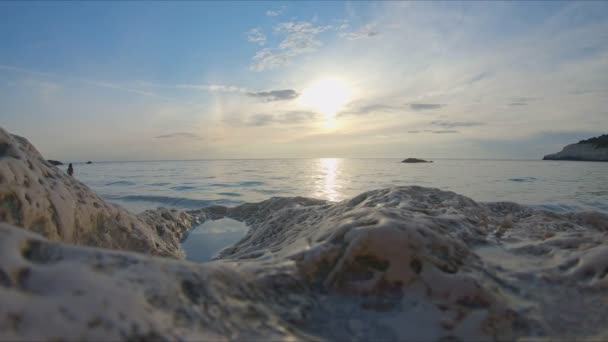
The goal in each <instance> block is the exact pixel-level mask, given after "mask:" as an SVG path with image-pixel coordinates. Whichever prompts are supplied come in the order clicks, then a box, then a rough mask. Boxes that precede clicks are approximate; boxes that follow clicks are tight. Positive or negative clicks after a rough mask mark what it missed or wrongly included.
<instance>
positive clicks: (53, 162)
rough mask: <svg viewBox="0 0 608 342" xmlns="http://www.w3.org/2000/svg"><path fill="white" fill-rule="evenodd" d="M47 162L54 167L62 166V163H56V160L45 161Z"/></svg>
mask: <svg viewBox="0 0 608 342" xmlns="http://www.w3.org/2000/svg"><path fill="white" fill-rule="evenodd" d="M47 162H49V163H51V165H55V166H58V165H64V164H63V163H62V162H60V161H57V160H52V159H49V160H47Z"/></svg>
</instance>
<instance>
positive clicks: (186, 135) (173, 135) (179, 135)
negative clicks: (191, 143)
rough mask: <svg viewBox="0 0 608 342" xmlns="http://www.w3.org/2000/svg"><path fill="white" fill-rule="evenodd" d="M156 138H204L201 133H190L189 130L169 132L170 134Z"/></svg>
mask: <svg viewBox="0 0 608 342" xmlns="http://www.w3.org/2000/svg"><path fill="white" fill-rule="evenodd" d="M155 138H156V139H173V138H181V139H191V140H203V138H202V137H201V136H200V135H198V134H194V133H188V132H175V133H168V134H163V135H159V136H156V137H155Z"/></svg>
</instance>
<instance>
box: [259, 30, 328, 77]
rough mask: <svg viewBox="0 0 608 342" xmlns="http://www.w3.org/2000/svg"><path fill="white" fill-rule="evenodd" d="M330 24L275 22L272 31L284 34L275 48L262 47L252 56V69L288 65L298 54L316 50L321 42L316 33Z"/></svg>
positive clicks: (269, 68)
mask: <svg viewBox="0 0 608 342" xmlns="http://www.w3.org/2000/svg"><path fill="white" fill-rule="evenodd" d="M329 28H330V26H317V25H314V24H312V23H310V22H306V21H298V22H295V21H289V22H284V23H280V24H277V25H276V26H275V27H274V31H275V32H276V33H278V34H284V35H286V36H285V38H284V39H283V40H282V41H281V42H280V43H279V46H278V47H275V48H264V49H262V50H259V51H258V52H256V54H255V56H253V64H252V65H251V66H250V69H251V70H252V71H264V70H272V69H275V68H278V67H282V66H285V65H289V64H290V63H291V60H292V59H293V58H294V57H296V56H299V55H303V54H307V53H311V52H314V51H316V50H317V49H318V48H319V47H320V46H322V45H323V44H322V43H321V41H320V40H318V39H317V35H319V34H320V33H322V32H324V31H326V30H328V29H329Z"/></svg>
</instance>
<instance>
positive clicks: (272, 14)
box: [266, 6, 285, 17]
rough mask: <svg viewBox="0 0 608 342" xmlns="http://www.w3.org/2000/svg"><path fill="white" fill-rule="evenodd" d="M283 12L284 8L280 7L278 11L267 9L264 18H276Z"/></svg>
mask: <svg viewBox="0 0 608 342" xmlns="http://www.w3.org/2000/svg"><path fill="white" fill-rule="evenodd" d="M283 12H285V6H282V7H281V8H279V9H269V10H268V11H266V16H268V17H278V16H280V15H281V14H283Z"/></svg>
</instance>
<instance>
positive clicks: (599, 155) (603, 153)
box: [543, 134, 608, 161]
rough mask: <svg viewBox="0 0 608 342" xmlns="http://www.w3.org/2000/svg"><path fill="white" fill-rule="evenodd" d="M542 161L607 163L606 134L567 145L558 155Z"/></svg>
mask: <svg viewBox="0 0 608 342" xmlns="http://www.w3.org/2000/svg"><path fill="white" fill-rule="evenodd" d="M543 160H580V161H608V134H604V135H601V136H599V137H595V138H591V139H587V140H581V141H579V142H578V143H576V144H570V145H567V146H566V147H564V149H563V150H561V151H560V152H558V153H554V154H548V155H546V156H544V157H543Z"/></svg>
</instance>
